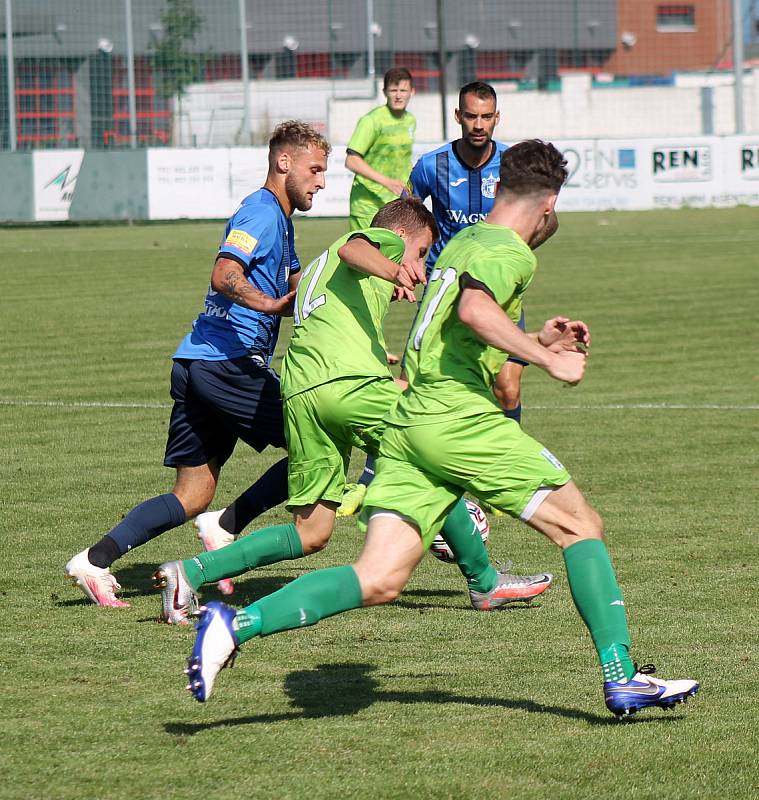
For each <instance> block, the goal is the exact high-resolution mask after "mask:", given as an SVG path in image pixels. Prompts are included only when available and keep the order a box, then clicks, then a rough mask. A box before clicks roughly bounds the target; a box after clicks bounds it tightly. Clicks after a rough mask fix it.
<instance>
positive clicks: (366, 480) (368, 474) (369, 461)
mask: <svg viewBox="0 0 759 800" xmlns="http://www.w3.org/2000/svg"><path fill="white" fill-rule="evenodd" d="M373 478H374V456H367V457H366V464H364V471H363V472H362V473H361V477H360V478H359V479H358V482H359V483H363V484H364V486H368V485H369V484H370V483H371V482H372V480H373Z"/></svg>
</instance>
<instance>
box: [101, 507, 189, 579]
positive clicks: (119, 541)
mask: <svg viewBox="0 0 759 800" xmlns="http://www.w3.org/2000/svg"><path fill="white" fill-rule="evenodd" d="M186 519H187V516H186V515H185V513H184V508H183V506H182V504H181V503H180V502H179V500H178V499H177V496H176V495H174V494H171V493H169V494H162V495H159V496H158V497H153V498H151V499H150V500H146V501H145V502H144V503H140V505H138V506H135V507H134V508H133V509H132V510H131V511H130V512H129V513H128V514H127V515H126V516H125V517H124V519H123V520H121V522H119V524H118V525H116V527H114V528H113V529H112V530H110V531H108V533H107V534H106V535H105V536H104V537H103V538H102V539H101V540H100V541H99V542H98V543H97V544H96V545H95V546H94V547H91V548H90V552H89V555H88V558H89V560H90V563H91V564H93V565H94V566H96V567H103V568H106V567H110V566H111V564H112V563H113V562H114V561H115V560H116V558H118V557H120V556H123V555H124V553H126V552H128V551H129V550H131V549H132V548H133V547H139V546H140V545H141V544H145V542H149V541H150V540H151V539H153V538H155V537H156V536H160V534H162V533H164V532H165V531H170V530H171V529H172V528H178V527H179V526H180V525H182V524H183V523H184V522H185V521H186ZM114 543H115V545H116V549H117V552H116V553H114V548H113V544H114Z"/></svg>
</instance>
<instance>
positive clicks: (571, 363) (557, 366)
mask: <svg viewBox="0 0 759 800" xmlns="http://www.w3.org/2000/svg"><path fill="white" fill-rule="evenodd" d="M587 363H588V357H587V356H586V355H585V353H579V352H573V351H571V350H561V351H560V352H558V353H555V354H554V357H553V358H552V359H551V360H550V361H549V362H548V365H547V366H546V372H547V373H548V374H549V375H550V376H551V377H552V378H556V380H557V381H563V382H564V383H568V384H569V385H570V386H575V385H576V384H578V383H579V382H580V381H581V380H582V378H583V375H585V367H586V366H587Z"/></svg>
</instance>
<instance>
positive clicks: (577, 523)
mask: <svg viewBox="0 0 759 800" xmlns="http://www.w3.org/2000/svg"><path fill="white" fill-rule="evenodd" d="M573 522H574V524H573V528H574V530H572V531H571V533H572V534H574V535H575V536H576V537H577V538H578V539H603V538H604V523H603V519H602V518H601V515H600V514H599V513H598V512H597V511H596V510H595V508H593V506H591V505H588V504H587V503H586V504H585V508H583V509H582V510H581V511H580V513H579V514H578V515H577V517H576V518H575V520H574V521H573Z"/></svg>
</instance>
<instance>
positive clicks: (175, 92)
mask: <svg viewBox="0 0 759 800" xmlns="http://www.w3.org/2000/svg"><path fill="white" fill-rule="evenodd" d="M204 22H205V20H204V19H203V17H202V16H200V14H198V11H197V9H196V8H195V3H194V1H193V0H166V11H165V12H164V13H163V14H162V15H161V25H162V31H161V36H160V38H159V39H158V40H157V41H156V42H155V43H154V44H153V46H152V48H151V49H152V51H153V52H152V56H151V61H152V65H153V70H154V72H155V74H156V89H157V91H158V93H159V94H160V95H161V96H162V97H175V96H177V97H181V96H182V95H183V94H184V91H185V88H186V87H187V86H188V85H189V84H191V83H197V82H198V81H200V80H201V79H202V77H203V68H204V66H205V62H206V56H205V55H204V54H203V53H196V52H192V51H190V50H189V49H187V46H188V45H189V44H191V43H192V42H194V41H195V37H196V35H197V34H198V32H199V31H200V30H201V29H202V27H203V23H204Z"/></svg>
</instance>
